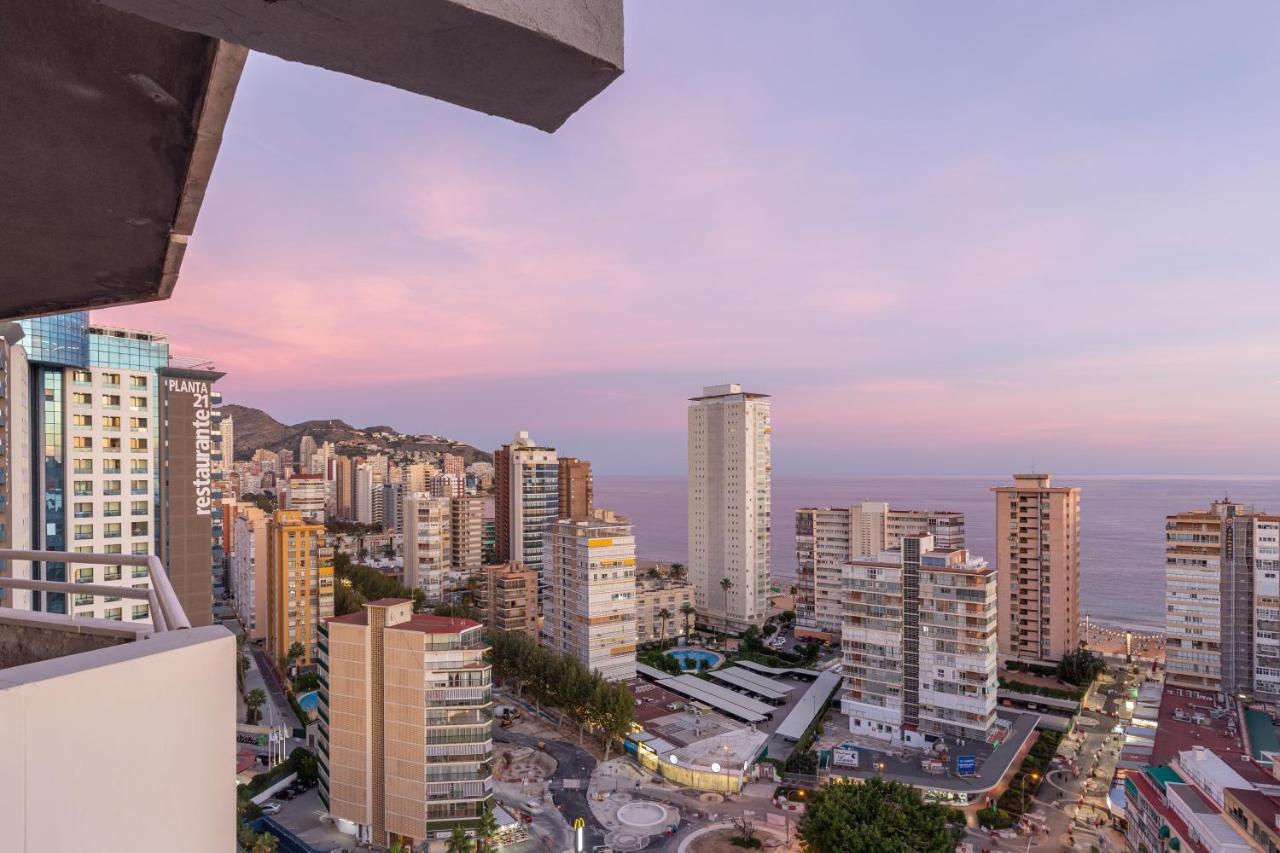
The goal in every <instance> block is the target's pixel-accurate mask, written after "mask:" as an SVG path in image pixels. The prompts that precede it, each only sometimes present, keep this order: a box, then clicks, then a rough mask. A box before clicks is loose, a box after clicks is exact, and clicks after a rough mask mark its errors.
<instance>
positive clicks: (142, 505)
mask: <svg viewBox="0 0 1280 853" xmlns="http://www.w3.org/2000/svg"><path fill="white" fill-rule="evenodd" d="M147 512H148V510H147V502H146V501H130V503H129V513H130V515H146V514H147Z"/></svg>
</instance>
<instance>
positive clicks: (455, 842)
mask: <svg viewBox="0 0 1280 853" xmlns="http://www.w3.org/2000/svg"><path fill="white" fill-rule="evenodd" d="M445 849H446V850H447V851H448V853H471V839H470V838H468V837H467V832H466V830H464V829H463V828H462V827H461V826H459V825H457V824H454V827H453V834H452V835H450V836H449V842H448V846H447V847H446V848H445Z"/></svg>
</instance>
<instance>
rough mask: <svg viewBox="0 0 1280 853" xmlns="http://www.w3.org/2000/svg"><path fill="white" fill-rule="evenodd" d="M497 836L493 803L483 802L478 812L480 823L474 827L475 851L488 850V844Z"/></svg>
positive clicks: (496, 822) (478, 852)
mask: <svg viewBox="0 0 1280 853" xmlns="http://www.w3.org/2000/svg"><path fill="white" fill-rule="evenodd" d="M497 834H498V820H497V818H495V817H494V816H493V803H492V802H491V801H489V800H485V801H484V806H483V807H482V808H481V810H480V823H479V824H478V825H477V826H476V851H477V853H480V851H482V850H488V849H489V842H490V841H491V840H492V839H493V837H494V836H495V835H497Z"/></svg>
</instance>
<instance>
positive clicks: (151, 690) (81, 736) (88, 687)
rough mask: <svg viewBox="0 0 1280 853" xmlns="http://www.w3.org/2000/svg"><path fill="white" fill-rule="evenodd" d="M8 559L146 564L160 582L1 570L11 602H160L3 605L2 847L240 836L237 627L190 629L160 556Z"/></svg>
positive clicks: (152, 845)
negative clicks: (139, 604)
mask: <svg viewBox="0 0 1280 853" xmlns="http://www.w3.org/2000/svg"><path fill="white" fill-rule="evenodd" d="M0 559H3V560H8V561H10V563H11V565H12V566H13V567H14V569H15V571H16V572H17V573H18V574H28V573H29V571H27V567H28V565H29V561H32V560H40V561H45V562H64V563H89V564H102V565H106V564H110V565H116V564H120V563H124V564H135V563H137V564H140V565H142V566H145V567H148V569H149V574H150V575H151V577H152V586H153V587H154V588H153V589H150V590H134V589H128V588H120V587H103V586H95V585H92V584H74V583H61V582H51V581H33V580H29V579H27V578H25V577H13V578H0V587H3V588H4V589H5V593H6V602H8V603H19V602H24V601H25V599H26V597H27V596H28V595H29V594H30V593H32V592H40V593H48V592H61V593H64V594H71V593H76V594H81V595H93V596H102V597H106V596H108V595H113V596H120V597H122V598H131V599H137V600H141V601H143V602H146V604H147V605H148V606H149V608H150V612H151V613H152V614H153V618H154V622H134V623H131V622H115V621H109V620H100V619H85V618H75V619H73V618H71V617H70V616H66V615H62V614H54V613H47V612H37V611H31V610H22V609H15V608H13V607H3V608H0V752H3V754H4V756H5V759H4V760H3V761H0V791H3V792H5V794H6V795H5V796H3V797H0V849H2V850H13V851H42V850H139V851H150V850H154V851H161V850H171V849H173V844H174V843H175V842H174V839H184V841H183V842H182V843H183V844H184V845H185V847H186V849H191V850H209V851H215V850H217V851H221V850H230V849H233V847H234V845H235V834H234V822H233V821H231V820H230V819H228V817H227V816H228V815H230V814H232V813H233V811H234V808H235V788H234V786H232V785H231V784H229V782H228V781H226V780H230V779H231V778H232V777H233V776H234V775H235V751H234V749H232V748H230V747H229V746H228V744H234V738H235V725H236V701H235V692H234V690H233V689H231V687H230V685H233V684H234V683H235V640H234V638H233V637H232V635H231V633H230V632H228V631H227V630H226V629H225V628H223V627H222V626H220V625H216V626H209V627H204V628H190V627H189V622H188V620H187V617H186V614H184V613H183V612H182V608H181V607H180V606H179V604H178V600H177V597H176V596H175V595H174V593H173V589H172V587H171V586H170V585H169V582H168V577H167V575H166V574H165V570H164V567H163V565H161V563H160V561H159V560H157V559H156V558H154V557H150V558H149V557H133V556H130V555H120V554H111V555H102V554H72V553H66V552H43V551H18V550H12V549H0ZM126 780H127V781H126ZM122 781H124V782H125V784H126V785H127V787H126V788H123V789H122V788H121V787H120V786H121V783H122ZM112 791H117V792H120V791H127V795H125V796H118V795H113V794H111V793H109V792H112ZM68 809H72V810H73V811H68ZM71 815H74V819H69V816H71Z"/></svg>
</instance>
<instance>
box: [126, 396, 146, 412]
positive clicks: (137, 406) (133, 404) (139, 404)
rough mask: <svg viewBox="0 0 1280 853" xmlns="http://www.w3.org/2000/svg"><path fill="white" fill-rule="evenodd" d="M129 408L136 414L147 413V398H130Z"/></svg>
mask: <svg viewBox="0 0 1280 853" xmlns="http://www.w3.org/2000/svg"><path fill="white" fill-rule="evenodd" d="M129 408H131V409H133V410H134V411H135V412H141V411H146V409H147V408H148V406H147V398H146V397H130V398H129Z"/></svg>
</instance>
